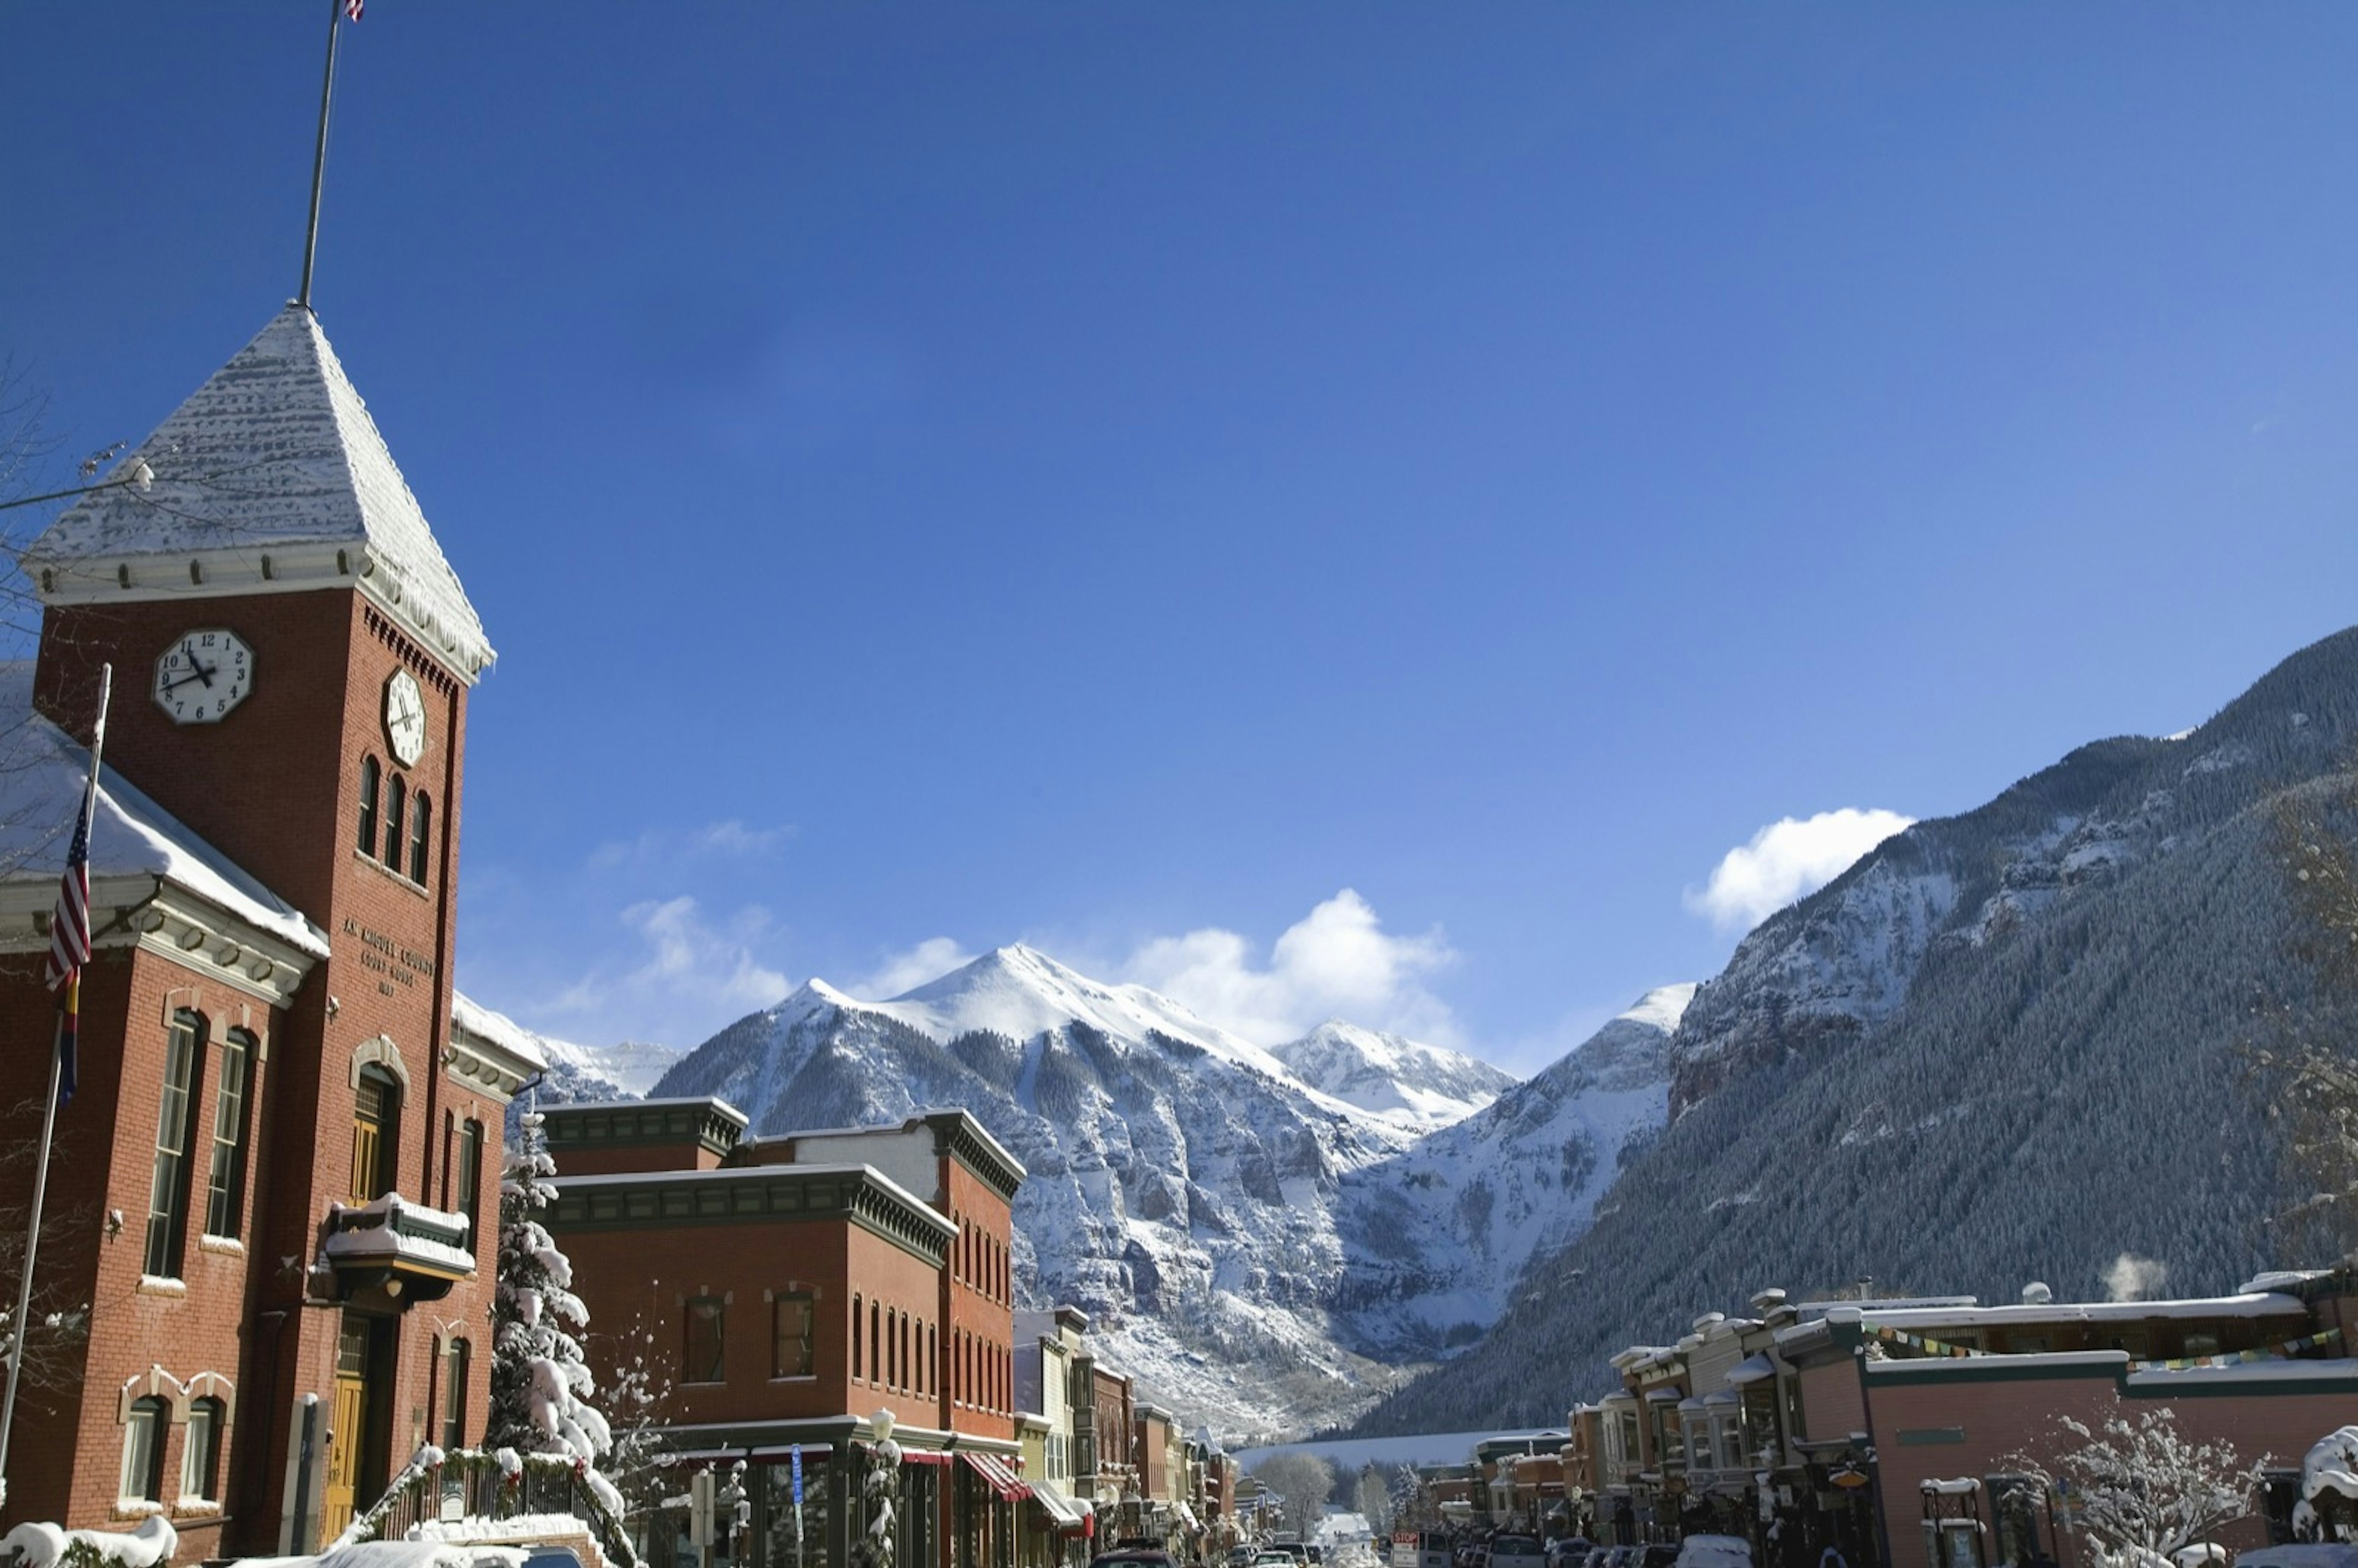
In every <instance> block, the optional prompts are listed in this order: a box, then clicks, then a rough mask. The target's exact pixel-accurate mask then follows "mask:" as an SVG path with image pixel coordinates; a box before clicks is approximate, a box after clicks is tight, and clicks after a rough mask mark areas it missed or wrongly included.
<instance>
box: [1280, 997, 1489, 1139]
mask: <svg viewBox="0 0 2358 1568" xmlns="http://www.w3.org/2000/svg"><path fill="white" fill-rule="evenodd" d="M1270 1054H1271V1055H1272V1056H1274V1057H1276V1058H1277V1059H1278V1060H1279V1061H1280V1062H1281V1063H1282V1064H1284V1065H1285V1067H1286V1068H1287V1069H1288V1070H1289V1071H1291V1072H1292V1073H1293V1076H1295V1077H1297V1078H1300V1079H1301V1080H1302V1081H1303V1083H1305V1084H1308V1085H1309V1086H1310V1087H1312V1088H1314V1089H1317V1090H1319V1091H1321V1092H1322V1093H1325V1094H1328V1095H1332V1096H1333V1097H1334V1098H1336V1099H1339V1100H1345V1101H1347V1102H1348V1103H1350V1104H1352V1105H1355V1106H1357V1107H1358V1108H1360V1109H1361V1110H1366V1111H1372V1112H1374V1113H1375V1114H1376V1115H1378V1116H1380V1117H1383V1118H1385V1119H1387V1120H1390V1121H1396V1122H1398V1123H1400V1124H1401V1126H1402V1127H1407V1128H1412V1129H1415V1130H1419V1131H1423V1130H1430V1129H1433V1128H1436V1127H1446V1126H1448V1125H1449V1124H1450V1123H1451V1122H1453V1121H1462V1120H1464V1119H1466V1117H1468V1116H1471V1115H1473V1114H1474V1112H1476V1111H1477V1110H1480V1109H1481V1108H1483V1107H1484V1106H1486V1105H1488V1104H1489V1103H1490V1102H1491V1101H1492V1100H1495V1099H1497V1098H1498V1096H1499V1095H1500V1094H1501V1093H1502V1092H1504V1091H1505V1090H1507V1089H1509V1088H1511V1087H1514V1083H1515V1079H1514V1076H1513V1075H1511V1074H1509V1073H1504V1072H1501V1071H1499V1070H1498V1068H1496V1067H1494V1066H1492V1065H1490V1064H1489V1063H1487V1062H1482V1061H1476V1059H1475V1058H1473V1057H1471V1056H1467V1055H1464V1054H1460V1053H1458V1052H1455V1051H1445V1050H1444V1049H1442V1048H1441V1047H1440V1046H1438V1045H1424V1044H1419V1043H1417V1042H1416V1041H1413V1040H1408V1039H1403V1038H1402V1037H1401V1036H1400V1035H1397V1034H1384V1033H1378V1032H1377V1031H1375V1030H1372V1029H1362V1028H1360V1027H1359V1026H1358V1025H1357V1024H1356V1023H1345V1022H1343V1021H1342V1020H1340V1019H1329V1020H1328V1021H1327V1022H1325V1023H1322V1024H1320V1025H1319V1026H1318V1027H1317V1028H1315V1029H1314V1030H1312V1031H1311V1032H1310V1033H1307V1034H1305V1035H1303V1037H1302V1038H1301V1039H1299V1040H1296V1041H1293V1042H1291V1043H1290V1044H1284V1045H1278V1046H1273V1047H1271V1051H1270Z"/></svg>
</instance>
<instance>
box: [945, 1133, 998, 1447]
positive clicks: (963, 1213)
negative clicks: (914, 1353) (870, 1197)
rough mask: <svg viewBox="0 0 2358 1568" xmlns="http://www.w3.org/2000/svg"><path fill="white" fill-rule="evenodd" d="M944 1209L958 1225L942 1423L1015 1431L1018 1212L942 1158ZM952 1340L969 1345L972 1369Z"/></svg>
mask: <svg viewBox="0 0 2358 1568" xmlns="http://www.w3.org/2000/svg"><path fill="white" fill-rule="evenodd" d="M941 1168H942V1174H941V1183H942V1192H943V1194H944V1212H945V1213H946V1214H947V1215H948V1216H949V1217H951V1218H952V1219H954V1220H956V1221H957V1224H958V1229H959V1234H958V1235H957V1237H955V1238H952V1239H951V1242H950V1267H949V1269H948V1270H947V1271H946V1272H945V1274H944V1276H943V1280H942V1317H943V1321H944V1322H945V1324H946V1325H947V1327H948V1331H949V1332H948V1333H946V1334H945V1336H944V1337H943V1355H944V1357H945V1359H946V1361H947V1362H948V1366H947V1368H946V1369H945V1371H944V1375H943V1380H942V1387H943V1390H944V1393H945V1396H946V1402H945V1406H944V1409H943V1411H942V1412H941V1415H940V1418H939V1419H940V1422H941V1424H942V1425H944V1426H946V1427H949V1428H951V1429H952V1430H954V1431H957V1432H960V1433H968V1434H969V1435H972V1436H976V1437H1004V1438H1012V1437H1014V1435H1015V1417H1014V1412H1013V1405H1014V1402H1015V1401H1014V1378H1015V1361H1014V1344H1015V1309H1014V1305H1013V1303H1012V1302H1011V1299H1010V1286H1011V1282H1012V1278H1013V1261H1014V1254H1013V1252H1012V1250H1011V1245H1010V1244H1011V1239H1012V1238H1013V1234H1014V1217H1013V1214H1012V1211H1011V1209H1010V1207H1009V1205H1008V1202H1007V1200H1006V1199H1005V1198H1003V1197H1001V1196H1000V1195H999V1193H998V1190H997V1189H996V1188H994V1187H992V1186H991V1185H990V1184H989V1183H987V1182H985V1181H983V1180H982V1179H981V1178H980V1177H979V1176H977V1175H976V1174H975V1173H973V1172H972V1171H970V1170H968V1169H967V1167H966V1166H965V1165H963V1164H961V1163H959V1162H957V1160H955V1159H953V1158H951V1157H949V1156H947V1155H944V1156H943V1157H942V1159H941ZM954 1344H956V1345H963V1346H971V1347H972V1351H973V1354H972V1357H971V1360H972V1363H973V1365H974V1368H975V1370H974V1372H973V1373H972V1374H971V1375H970V1376H969V1375H968V1374H967V1373H966V1372H965V1370H964V1366H965V1364H966V1358H965V1357H960V1356H959V1355H958V1354H957V1353H956V1352H955V1350H954V1348H953V1346H954Z"/></svg>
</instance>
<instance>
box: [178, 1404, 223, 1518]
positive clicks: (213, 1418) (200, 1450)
mask: <svg viewBox="0 0 2358 1568" xmlns="http://www.w3.org/2000/svg"><path fill="white" fill-rule="evenodd" d="M225 1413H226V1412H225V1411H224V1410H223V1408H222V1402H221V1400H216V1399H201V1400H193V1401H191V1402H190V1403H189V1425H188V1430H187V1432H186V1433H184V1434H183V1436H182V1438H181V1441H180V1498H181V1500H182V1501H184V1502H203V1503H212V1502H219V1501H220V1500H221V1439H222V1417H223V1415H224V1414H225Z"/></svg>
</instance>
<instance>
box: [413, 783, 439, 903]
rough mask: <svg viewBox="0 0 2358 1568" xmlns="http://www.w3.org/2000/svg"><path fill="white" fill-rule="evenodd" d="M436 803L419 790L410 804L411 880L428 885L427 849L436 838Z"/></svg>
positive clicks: (420, 884)
mask: <svg viewBox="0 0 2358 1568" xmlns="http://www.w3.org/2000/svg"><path fill="white" fill-rule="evenodd" d="M433 823H434V803H433V802H432V801H430V800H428V799H427V798H426V792H425V791H424V790H422V789H421V790H419V791H418V792H417V795H416V797H415V798H414V799H412V800H411V801H410V803H409V880H410V881H414V882H416V884H417V885H418V886H419V887H424V886H425V885H426V849H427V844H428V843H430V842H431V841H432V839H433V837H434V827H433Z"/></svg>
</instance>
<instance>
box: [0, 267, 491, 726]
mask: <svg viewBox="0 0 2358 1568" xmlns="http://www.w3.org/2000/svg"><path fill="white" fill-rule="evenodd" d="M135 463H145V464H146V466H147V468H148V470H150V471H151V472H152V473H153V475H154V479H153V481H152V482H150V483H148V484H147V485H146V486H145V487H141V486H135V485H129V484H123V485H109V486H106V487H104V488H103V489H100V490H97V491H95V492H92V493H91V494H88V495H85V496H83V497H82V498H81V500H80V501H78V502H76V503H74V504H73V505H72V506H71V507H70V508H68V509H67V511H66V512H65V514H63V515H62V516H60V517H59V519H58V520H57V521H56V522H55V523H54V524H50V526H49V529H48V531H47V532H45V533H43V534H42V535H41V536H40V537H39V538H38V539H36V540H34V541H33V543H32V544H31V546H28V547H27V549H26V551H25V554H24V557H23V562H22V564H23V566H24V568H25V572H26V575H27V577H29V578H31V579H33V580H34V582H35V583H36V584H37V585H38V588H39V589H40V593H41V598H42V600H43V601H44V602H46V603H59V602H70V603H88V602H92V601H94V600H137V599H148V600H153V599H169V598H179V597H184V596H189V597H192V596H196V595H208V596H210V595H216V594H220V593H222V592H224V591H236V592H283V591H299V590H301V589H318V588H323V587H329V586H333V585H348V584H357V585H358V586H359V588H360V589H361V591H362V592H363V593H366V594H367V595H369V597H370V598H372V599H373V600H376V601H377V602H378V603H379V604H380V605H382V606H384V608H385V609H386V610H387V611H389V612H390V613H391V614H392V616H393V618H394V619H395V621H396V622H400V623H402V624H403V625H404V627H405V628H406V630H408V631H410V632H412V633H414V634H416V635H417V636H418V637H419V638H420V639H421V640H422V641H424V642H425V643H426V644H427V646H428V647H430V648H431V649H433V650H434V651H435V652H436V653H438V654H439V655H441V657H442V658H443V659H444V660H445V662H447V663H449V664H450V665H451V666H452V667H453V668H454V669H455V670H456V671H457V672H458V674H459V675H460V676H462V677H464V678H465V679H467V680H470V681H472V680H473V679H474V678H475V677H476V676H477V675H478V674H480V673H481V671H482V669H483V668H484V667H485V666H486V665H490V664H491V662H492V658H493V656H494V655H493V654H492V645H491V643H490V641H489V640H488V639H487V638H486V637H485V635H484V633H483V623H482V622H481V620H480V619H479V618H478V617H477V616H476V614H475V607H474V606H473V605H472V604H471V603H469V602H468V600H467V592H466V589H464V588H462V587H460V583H459V574H458V573H456V572H454V571H452V570H451V569H450V563H449V561H448V560H447V559H445V558H444V557H443V555H442V547H441V546H439V545H438V544H437V543H435V539H434V532H433V530H432V529H431V528H429V527H427V524H426V514H424V513H423V512H421V511H420V510H418V505H417V498H416V496H414V495H412V494H411V493H410V492H409V486H408V484H407V483H406V481H404V480H403V479H402V477H401V470H400V469H398V468H397V467H395V464H394V460H393V454H392V453H391V452H390V451H388V450H387V449H385V444H384V437H383V436H380V435H379V434H378V433H377V428H376V424H375V422H374V421H373V420H372V419H371V418H370V417H369V412H368V406H367V405H366V404H364V403H362V401H361V395H360V394H359V393H357V392H355V391H354V390H353V389H352V382H351V380H350V379H349V378H348V377H346V375H345V374H344V367H343V365H342V364H341V363H340V362H338V361H337V359H336V351H335V350H333V349H332V348H330V347H329V345H328V340H327V336H326V334H324V333H323V332H321V331H320V330H319V321H318V319H316V318H315V317H314V316H313V315H312V314H311V312H310V311H309V310H308V309H306V308H303V307H302V306H299V305H289V306H287V308H286V309H284V310H282V311H280V312H279V313H278V314H277V315H276V316H275V317H273V318H272V319H271V320H270V323H269V325H267V326H265V327H264V328H263V329H262V330H261V331H260V332H259V333H257V334H255V336H254V341H252V342H250V343H248V344H246V345H245V347H244V348H243V349H241V350H239V351H237V353H236V354H234V355H233V356H232V357H231V359H230V362H228V363H227V364H225V365H223V366H222V368H221V369H219V370H217V371H215V372H214V373H212V375H211V378H210V379H209V380H207V381H206V383H205V384H203V385H202V386H200V387H199V388H197V390H196V391H195V392H193V393H191V394H190V395H189V398H188V400H187V401H186V402H184V403H182V404H181V405H180V406H179V407H178V408H176V409H174V410H173V411H172V414H171V416H169V417H168V418H167V419H166V420H165V421H164V422H163V424H161V425H159V426H157V427H156V432H155V434H153V435H151V436H149V437H148V438H147V439H146V440H145V441H143V442H142V443H140V445H139V447H138V449H136V450H135V451H134V452H132V453H131V454H130V455H129V456H127V457H125V458H124V460H122V462H121V464H119V465H118V466H117V467H116V468H115V470H114V474H116V475H120V474H127V473H128V472H130V471H132V465H134V464H135ZM110 477H113V476H112V475H111V476H110Z"/></svg>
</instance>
